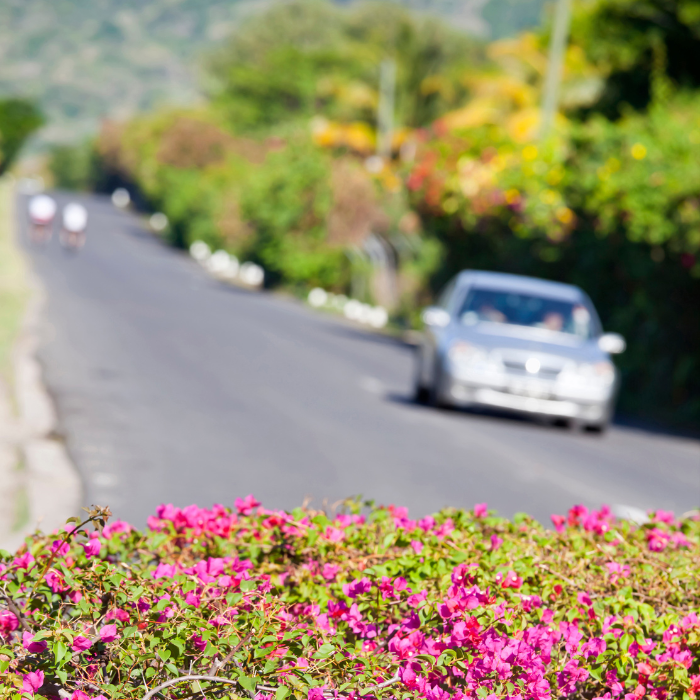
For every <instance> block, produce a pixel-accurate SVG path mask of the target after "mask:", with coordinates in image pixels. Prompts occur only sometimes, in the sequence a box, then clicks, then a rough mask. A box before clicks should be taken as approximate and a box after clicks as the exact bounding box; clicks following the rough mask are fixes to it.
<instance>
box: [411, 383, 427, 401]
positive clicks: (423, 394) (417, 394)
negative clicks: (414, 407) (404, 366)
mask: <svg viewBox="0 0 700 700" xmlns="http://www.w3.org/2000/svg"><path fill="white" fill-rule="evenodd" d="M413 400H414V401H415V402H416V403H419V404H421V406H426V405H427V404H428V403H429V402H430V390H429V389H427V388H426V387H424V386H420V384H416V388H415V389H414V392H413Z"/></svg>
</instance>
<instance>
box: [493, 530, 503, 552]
mask: <svg viewBox="0 0 700 700" xmlns="http://www.w3.org/2000/svg"><path fill="white" fill-rule="evenodd" d="M502 544H503V539H502V538H501V537H499V536H498V535H495V534H494V535H491V551H492V552H495V551H496V550H497V549H498V548H499V547H500V546H501V545H502Z"/></svg>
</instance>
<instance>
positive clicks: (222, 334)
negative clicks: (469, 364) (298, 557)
mask: <svg viewBox="0 0 700 700" xmlns="http://www.w3.org/2000/svg"><path fill="white" fill-rule="evenodd" d="M59 199H62V200H63V201H64V202H65V198H61V197H59ZM83 201H84V202H85V204H86V205H87V206H88V208H89V211H90V228H89V235H88V243H87V245H86V247H85V248H84V249H83V250H82V251H81V252H80V254H78V255H72V254H69V253H66V252H65V251H64V250H62V249H61V248H60V246H59V245H58V242H57V240H56V238H55V237H54V239H53V240H52V241H51V243H50V245H49V246H48V247H47V248H46V249H42V250H36V249H35V250H30V256H31V259H32V261H33V266H34V269H35V271H36V272H37V273H38V275H39V276H40V278H41V279H42V280H43V283H44V287H45V289H46V292H47V303H46V308H45V320H44V329H43V335H42V337H43V341H42V347H41V352H40V360H41V362H42V364H43V366H44V369H45V376H46V380H47V383H48V386H49V389H50V391H51V392H52V394H53V396H54V397H55V400H56V403H57V407H58V412H59V417H60V424H61V432H62V434H63V435H64V436H65V439H66V441H67V445H68V448H69V452H70V454H71V455H72V458H73V459H74V461H75V463H76V465H77V467H78V469H79V471H80V474H81V476H82V479H83V482H84V488H85V493H84V500H85V503H99V504H109V505H110V506H111V507H112V510H113V511H114V512H115V514H116V515H117V516H119V517H121V518H123V519H126V520H129V521H131V522H133V523H135V524H138V525H142V524H143V523H144V522H145V519H146V517H147V516H148V515H149V514H150V513H153V512H154V509H155V507H156V506H157V505H158V504H159V503H168V502H171V503H174V504H175V505H178V506H185V505H188V504H190V503H197V504H199V505H202V506H210V505H211V504H212V503H223V504H226V505H231V504H232V503H233V501H234V499H235V498H236V497H237V496H242V495H246V494H248V493H253V494H255V495H256V496H257V497H258V498H259V499H260V500H262V501H263V503H264V504H265V505H266V506H267V507H283V508H293V507H295V506H297V505H300V504H301V503H302V502H303V501H304V499H307V498H309V499H313V503H314V504H316V505H317V506H321V505H322V504H323V503H324V502H325V503H328V504H332V503H334V502H335V501H337V500H338V499H342V498H344V497H347V496H351V495H355V494H362V495H363V496H364V497H366V498H372V499H375V500H376V501H377V502H378V503H383V504H388V503H394V504H397V505H404V506H408V507H409V510H410V513H411V515H412V516H420V515H424V514H426V513H428V512H433V511H435V510H437V509H439V508H441V507H443V506H456V507H471V506H472V505H473V504H474V503H477V502H483V501H486V502H487V503H488V504H489V506H490V507H492V508H495V509H497V510H498V512H499V513H501V514H502V515H506V516H510V515H512V514H513V513H515V512H517V511H526V512H529V513H530V514H532V515H534V516H536V517H537V518H539V519H540V520H542V521H543V522H548V520H549V515H550V514H551V513H561V512H564V511H565V510H566V509H567V508H568V507H570V506H571V505H573V504H574V503H584V504H586V505H588V506H595V507H597V506H600V505H601V504H602V503H608V504H623V505H626V506H631V507H635V508H641V509H650V508H664V509H671V510H675V511H676V512H683V511H685V510H688V509H690V508H693V507H695V506H698V505H700V442H698V441H695V440H691V439H688V438H679V437H673V436H669V435H665V434H663V433H658V432H645V431H643V430H639V429H633V428H629V427H621V426H616V427H614V428H612V429H611V430H610V431H609V433H608V434H607V435H605V436H603V437H600V436H594V435H588V434H575V433H572V432H569V431H567V430H565V429H561V428H553V427H549V426H544V425H539V424H537V423H535V422H531V421H526V420H516V419H513V418H508V417H505V416H493V415H490V416H487V415H479V414H474V413H467V412H458V411H454V412H444V411H437V410H433V409H430V408H424V407H421V406H417V405H415V404H413V403H412V402H411V400H410V393H411V374H412V351H411V348H410V347H409V346H407V345H405V344H403V343H401V342H399V341H396V340H394V339H390V338H386V337H383V336H379V335H375V334H372V333H368V332H365V331H363V330H361V329H358V328H355V327H352V326H350V325H349V324H347V323H346V322H344V321H343V320H340V319H337V318H333V317H331V316H329V315H326V314H323V313H320V312H315V311H312V310H311V309H308V308H306V307H305V306H303V305H302V304H300V303H298V302H296V301H294V300H289V299H284V298H281V297H279V296H277V295H273V294H267V293H254V292H249V291H245V290H242V289H239V288H236V287H232V286H227V285H224V284H221V283H218V282H216V281H214V280H212V279H210V278H209V277H207V275H206V274H205V273H204V272H203V270H202V269H201V268H199V266H198V265H197V264H196V263H194V262H193V261H192V260H190V259H189V258H188V257H187V256H186V255H184V254H183V253H182V252H180V251H176V250H172V249H170V248H168V247H166V246H164V245H163V244H161V243H160V242H159V241H158V240H156V239H155V238H154V237H153V236H151V235H150V234H149V233H147V232H146V231H145V230H144V229H143V228H142V227H141V226H140V224H139V222H138V220H137V219H136V218H135V217H134V216H132V215H131V214H128V213H125V212H121V211H118V210H116V209H115V208H114V207H113V206H112V204H111V202H109V200H108V199H106V198H98V197H84V198H83ZM24 209H25V204H24V202H23V201H20V206H19V207H18V211H19V212H20V214H19V217H20V220H21V221H20V230H21V231H22V232H23V231H24ZM28 250H29V249H28Z"/></svg>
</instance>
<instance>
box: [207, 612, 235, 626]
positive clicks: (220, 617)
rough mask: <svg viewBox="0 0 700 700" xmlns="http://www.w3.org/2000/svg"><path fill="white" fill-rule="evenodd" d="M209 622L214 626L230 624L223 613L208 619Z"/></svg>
mask: <svg viewBox="0 0 700 700" xmlns="http://www.w3.org/2000/svg"><path fill="white" fill-rule="evenodd" d="M209 624H210V625H213V626H214V627H225V626H226V625H228V624H230V622H229V621H228V620H227V619H226V618H225V617H224V616H223V615H217V616H216V617H215V618H213V619H211V620H209Z"/></svg>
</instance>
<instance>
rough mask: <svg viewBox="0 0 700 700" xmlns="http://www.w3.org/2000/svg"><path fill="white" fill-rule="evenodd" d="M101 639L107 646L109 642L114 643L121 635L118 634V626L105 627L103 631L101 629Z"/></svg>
mask: <svg viewBox="0 0 700 700" xmlns="http://www.w3.org/2000/svg"><path fill="white" fill-rule="evenodd" d="M100 639H101V640H102V641H103V642H104V643H105V644H109V642H113V641H114V640H115V639H119V635H118V634H117V626H116V625H104V626H103V627H102V629H100Z"/></svg>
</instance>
